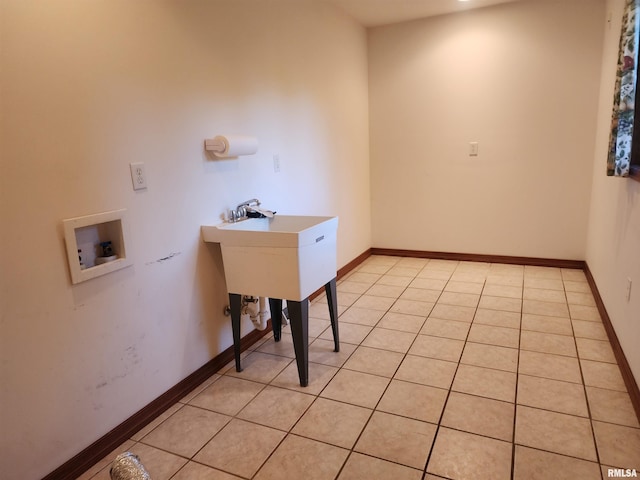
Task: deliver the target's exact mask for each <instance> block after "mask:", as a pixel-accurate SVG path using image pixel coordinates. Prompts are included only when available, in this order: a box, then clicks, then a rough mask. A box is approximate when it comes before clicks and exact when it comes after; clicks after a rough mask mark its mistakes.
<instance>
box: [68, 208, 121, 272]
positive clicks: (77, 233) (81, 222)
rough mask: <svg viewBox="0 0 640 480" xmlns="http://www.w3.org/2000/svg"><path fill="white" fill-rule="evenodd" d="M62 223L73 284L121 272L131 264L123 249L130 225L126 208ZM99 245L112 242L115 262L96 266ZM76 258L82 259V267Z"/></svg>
mask: <svg viewBox="0 0 640 480" xmlns="http://www.w3.org/2000/svg"><path fill="white" fill-rule="evenodd" d="M62 223H63V225H64V239H65V242H66V246H67V259H68V261H69V270H70V272H71V282H72V283H73V284H76V283H80V282H84V281H86V280H90V279H92V278H95V277H99V276H100V275H104V274H106V273H110V272H114V271H116V270H120V269H121V268H124V267H128V266H129V265H131V264H132V263H133V259H132V258H131V256H130V255H128V254H127V248H126V243H127V239H128V237H129V224H128V221H127V211H126V210H125V209H122V210H113V211H111V212H104V213H97V214H95V215H86V216H84V217H76V218H69V219H66V220H63V222H62ZM102 242H111V248H112V249H113V255H114V256H115V259H114V260H111V261H109V262H106V263H102V264H99V262H100V261H101V260H100V259H99V257H100V255H101V251H100V243H102ZM79 250H81V252H79ZM79 257H82V265H81V264H80V258H79ZM97 259H98V260H97ZM96 260H97V262H96Z"/></svg>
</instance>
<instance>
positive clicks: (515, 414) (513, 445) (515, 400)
mask: <svg viewBox="0 0 640 480" xmlns="http://www.w3.org/2000/svg"><path fill="white" fill-rule="evenodd" d="M525 274H526V269H524V268H523V270H522V288H521V298H520V328H519V332H518V359H517V364H516V391H515V392H514V397H513V431H512V432H511V480H514V479H515V475H516V422H517V419H518V384H519V383H520V353H521V352H522V348H521V347H522V315H523V310H524V279H525Z"/></svg>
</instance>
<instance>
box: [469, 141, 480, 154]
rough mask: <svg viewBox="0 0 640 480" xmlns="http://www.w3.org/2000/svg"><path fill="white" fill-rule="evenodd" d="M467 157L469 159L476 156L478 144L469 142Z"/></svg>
mask: <svg viewBox="0 0 640 480" xmlns="http://www.w3.org/2000/svg"><path fill="white" fill-rule="evenodd" d="M469 156H470V157H477V156H478V142H469Z"/></svg>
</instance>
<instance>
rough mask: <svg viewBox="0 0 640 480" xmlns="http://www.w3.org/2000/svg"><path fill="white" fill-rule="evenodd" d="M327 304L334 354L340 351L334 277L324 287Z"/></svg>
mask: <svg viewBox="0 0 640 480" xmlns="http://www.w3.org/2000/svg"><path fill="white" fill-rule="evenodd" d="M324 291H325V292H326V293H327V303H328V304H329V317H330V318H331V330H332V331H333V345H334V350H333V351H334V352H339V351H340V338H339V335H338V297H337V295H336V279H335V277H334V279H333V280H331V281H330V282H329V283H327V284H326V285H325V286H324Z"/></svg>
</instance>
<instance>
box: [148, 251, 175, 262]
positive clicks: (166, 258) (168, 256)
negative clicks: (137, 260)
mask: <svg viewBox="0 0 640 480" xmlns="http://www.w3.org/2000/svg"><path fill="white" fill-rule="evenodd" d="M181 253H182V252H171V253H170V254H169V255H167V256H166V257H162V258H159V259H157V260H154V261H152V262H147V263H145V265H153V264H154V263H162V262H166V261H167V260H171V259H172V258H173V257H177V256H178V255H180V254H181Z"/></svg>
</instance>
